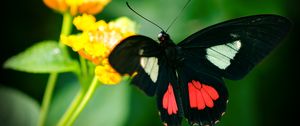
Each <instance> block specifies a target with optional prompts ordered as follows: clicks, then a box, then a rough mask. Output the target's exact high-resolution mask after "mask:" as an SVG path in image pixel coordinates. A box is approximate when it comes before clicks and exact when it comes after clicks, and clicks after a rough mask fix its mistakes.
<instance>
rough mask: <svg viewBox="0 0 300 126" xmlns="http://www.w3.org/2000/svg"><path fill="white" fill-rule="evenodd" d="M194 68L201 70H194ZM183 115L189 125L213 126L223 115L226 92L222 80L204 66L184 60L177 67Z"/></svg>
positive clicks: (191, 60)
mask: <svg viewBox="0 0 300 126" xmlns="http://www.w3.org/2000/svg"><path fill="white" fill-rule="evenodd" d="M194 67H197V68H201V70H198V71H197V70H195V69H194ZM177 72H178V78H179V83H180V86H181V99H182V105H183V108H184V115H185V117H186V118H187V119H188V122H189V124H190V125H195V124H197V125H200V126H202V125H210V126H211V125H214V124H215V123H217V122H218V121H219V119H220V117H221V116H222V115H223V114H224V112H225V109H226V105H227V100H228V92H227V89H226V87H225V85H224V82H223V79H222V77H221V76H219V75H215V74H214V73H213V72H212V71H210V69H209V68H206V67H205V65H202V64H195V62H194V60H193V59H185V60H184V61H183V63H182V64H181V67H178V70H177Z"/></svg>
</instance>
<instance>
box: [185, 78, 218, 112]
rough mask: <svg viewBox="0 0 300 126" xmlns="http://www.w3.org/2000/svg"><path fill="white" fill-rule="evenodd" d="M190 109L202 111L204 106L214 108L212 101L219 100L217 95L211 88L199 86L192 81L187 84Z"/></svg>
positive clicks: (198, 83) (196, 82) (197, 82)
mask: <svg viewBox="0 0 300 126" xmlns="http://www.w3.org/2000/svg"><path fill="white" fill-rule="evenodd" d="M188 90H189V100H190V107H191V108H197V109H198V110H203V109H204V108H205V107H206V106H207V107H209V108H212V107H214V101H215V100H217V99H218V98H219V94H218V92H217V90H216V89H214V88H213V87H212V86H208V85H205V84H201V83H200V82H199V81H195V80H192V81H191V82H189V83H188Z"/></svg>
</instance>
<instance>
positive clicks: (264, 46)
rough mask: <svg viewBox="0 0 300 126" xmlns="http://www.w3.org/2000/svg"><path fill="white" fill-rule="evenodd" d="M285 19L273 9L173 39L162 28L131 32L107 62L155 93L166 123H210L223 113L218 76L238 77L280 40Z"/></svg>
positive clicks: (224, 102)
mask: <svg viewBox="0 0 300 126" xmlns="http://www.w3.org/2000/svg"><path fill="white" fill-rule="evenodd" d="M289 27H290V21H289V20H288V19H286V18H284V17H281V16H278V15H255V16H248V17H242V18H238V19H233V20H229V21H226V22H223V23H220V24H216V25H213V26H210V27H208V28H205V29H203V30H200V31H198V32H196V33H194V34H192V35H191V36H189V37H187V38H186V39H184V40H183V41H181V42H180V43H178V44H177V45H176V44H174V43H173V41H172V40H171V39H170V36H169V35H168V34H167V33H165V32H164V31H162V32H161V33H160V34H159V36H158V41H159V43H158V42H156V41H154V40H153V39H151V38H149V37H146V36H142V35H135V36H130V37H128V38H126V39H124V40H122V42H121V43H120V44H118V45H117V46H116V47H115V48H114V50H113V51H112V53H111V54H110V56H109V62H110V64H111V65H112V67H113V68H114V69H116V71H118V72H119V73H120V74H129V75H133V73H136V72H137V74H136V75H135V76H134V77H133V79H132V84H134V85H135V86H137V87H139V88H140V89H141V90H143V91H144V92H145V93H146V94H147V95H149V96H156V100H157V107H158V110H159V112H160V117H161V120H162V121H163V122H164V123H165V124H166V125H168V126H177V125H181V120H182V118H186V119H187V120H188V122H189V124H190V125H200V126H204V125H209V126H212V125H215V123H217V122H219V120H220V118H221V116H223V115H224V113H225V110H226V106H227V103H228V91H227V88H226V86H225V84H224V81H223V78H227V79H232V80H236V79H241V78H243V77H244V76H245V75H246V74H247V73H248V72H249V71H250V70H252V68H253V67H254V66H255V65H256V64H257V63H259V62H260V61H261V60H262V59H263V58H264V57H265V56H266V55H267V54H268V53H270V51H271V50H272V49H273V48H275V47H276V45H277V44H278V43H279V42H280V41H281V40H282V38H283V37H284V36H285V34H286V33H287V31H288V30H289Z"/></svg>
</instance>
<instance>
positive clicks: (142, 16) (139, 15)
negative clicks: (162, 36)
mask: <svg viewBox="0 0 300 126" xmlns="http://www.w3.org/2000/svg"><path fill="white" fill-rule="evenodd" d="M126 5H127V7H128V8H129V9H130V10H131V11H133V12H134V13H135V14H137V15H138V16H140V17H141V18H143V19H145V20H146V21H148V22H150V23H151V24H153V25H155V26H156V27H158V28H159V29H161V30H162V31H165V30H164V29H163V28H161V27H159V26H158V25H157V24H156V23H154V22H152V21H150V20H149V19H147V18H145V17H144V16H142V15H141V14H139V13H138V12H136V11H135V10H133V9H132V8H131V7H130V5H129V3H128V2H127V1H126Z"/></svg>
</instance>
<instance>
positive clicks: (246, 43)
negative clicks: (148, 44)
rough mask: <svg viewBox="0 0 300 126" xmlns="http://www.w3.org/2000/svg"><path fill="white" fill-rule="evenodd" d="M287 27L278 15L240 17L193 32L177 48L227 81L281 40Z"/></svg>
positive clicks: (237, 75) (240, 74)
mask: <svg viewBox="0 0 300 126" xmlns="http://www.w3.org/2000/svg"><path fill="white" fill-rule="evenodd" d="M290 25H291V23H290V21H289V20H288V19H286V18H284V17H281V16H277V15H256V16H248V17H242V18H238V19H233V20H229V21H226V22H223V23H220V24H216V25H213V26H210V27H208V28H205V29H203V30H201V31H199V32H196V33H194V34H193V35H191V36H189V37H188V38H186V39H185V40H183V41H182V42H181V43H179V44H178V46H180V47H182V50H183V51H184V53H185V54H186V55H189V56H190V57H193V58H195V57H196V58H197V59H196V60H195V62H204V63H205V64H206V65H207V67H210V68H212V70H213V71H216V72H217V73H222V76H224V77H226V78H228V79H241V78H243V77H244V76H245V75H246V74H247V73H248V72H249V71H250V70H251V69H252V68H253V67H254V66H255V65H256V64H257V63H259V62H260V61H261V60H262V59H263V58H264V57H265V56H266V55H267V54H268V53H269V52H270V51H271V50H272V49H273V48H274V47H275V46H276V45H277V44H278V43H279V42H280V40H282V39H283V37H284V36H285V35H286V34H287V32H288V30H289V28H290ZM196 69H197V68H196Z"/></svg>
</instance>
